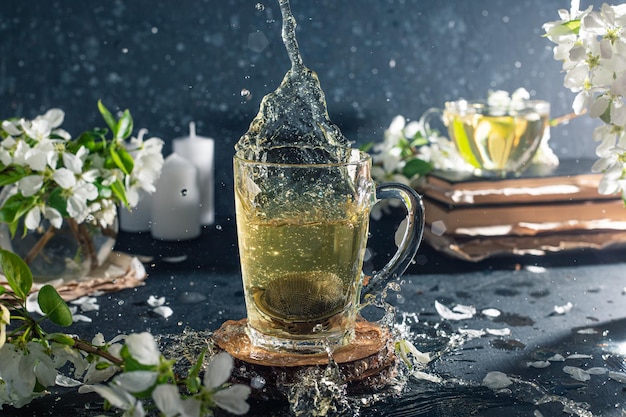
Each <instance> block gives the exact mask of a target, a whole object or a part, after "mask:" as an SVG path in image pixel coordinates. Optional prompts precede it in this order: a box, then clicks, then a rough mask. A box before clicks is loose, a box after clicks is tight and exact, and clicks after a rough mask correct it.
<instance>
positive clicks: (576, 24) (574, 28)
mask: <svg viewBox="0 0 626 417" xmlns="http://www.w3.org/2000/svg"><path fill="white" fill-rule="evenodd" d="M562 26H565V27H566V28H568V29H569V30H570V31H571V32H572V33H574V34H575V35H578V32H580V19H577V20H570V21H569V22H565V23H563V25H562Z"/></svg>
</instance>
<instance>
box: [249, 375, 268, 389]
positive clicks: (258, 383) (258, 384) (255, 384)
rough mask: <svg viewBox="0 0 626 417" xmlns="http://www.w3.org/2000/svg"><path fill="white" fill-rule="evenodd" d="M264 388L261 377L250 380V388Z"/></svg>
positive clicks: (263, 381) (263, 379)
mask: <svg viewBox="0 0 626 417" xmlns="http://www.w3.org/2000/svg"><path fill="white" fill-rule="evenodd" d="M264 386H265V378H263V377H262V376H255V377H254V378H252V379H251V380H250V388H252V389H262V388H263V387H264Z"/></svg>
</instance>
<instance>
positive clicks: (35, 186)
mask: <svg viewBox="0 0 626 417" xmlns="http://www.w3.org/2000/svg"><path fill="white" fill-rule="evenodd" d="M43 180H44V178H43V176H41V175H29V176H27V177H24V178H22V179H21V180H19V181H18V182H17V189H18V190H19V191H20V192H21V193H22V195H23V196H24V197H30V196H33V195H35V194H37V192H39V190H41V187H42V186H43Z"/></svg>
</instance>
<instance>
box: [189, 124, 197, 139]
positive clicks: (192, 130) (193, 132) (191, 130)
mask: <svg viewBox="0 0 626 417" xmlns="http://www.w3.org/2000/svg"><path fill="white" fill-rule="evenodd" d="M189 137H192V138H195V137H196V122H189Z"/></svg>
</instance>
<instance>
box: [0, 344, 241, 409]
mask: <svg viewBox="0 0 626 417" xmlns="http://www.w3.org/2000/svg"><path fill="white" fill-rule="evenodd" d="M0 346H1V345H0ZM91 346H93V347H94V348H98V349H102V350H103V351H105V352H106V353H107V354H108V355H110V356H111V357H115V358H124V357H126V358H132V361H131V362H132V363H134V364H136V365H135V368H136V369H133V370H130V371H129V370H127V369H123V368H122V367H126V366H124V365H121V366H122V367H120V366H118V365H117V364H114V363H112V362H111V361H109V360H107V359H105V358H102V357H100V356H96V355H92V354H87V353H81V352H80V351H79V350H77V349H74V348H72V347H70V346H68V345H67V344H65V343H57V342H52V343H49V344H47V343H42V342H38V341H29V342H27V343H26V344H25V345H24V346H18V345H17V344H13V343H6V344H4V346H2V347H0V410H1V409H2V405H3V404H9V405H12V406H14V407H18V408H19V407H22V406H24V405H26V404H28V403H29V402H30V401H31V400H32V399H34V398H36V397H38V396H41V395H43V394H44V393H43V392H41V390H39V389H37V388H36V387H37V385H39V386H43V387H50V386H54V385H55V384H56V385H59V386H65V387H79V388H78V392H80V393H87V392H96V393H97V394H98V395H100V396H101V397H102V398H104V399H105V400H106V401H107V402H108V403H109V404H110V405H112V406H113V407H115V408H118V409H120V410H123V411H124V413H123V417H131V416H132V417H144V416H145V415H146V412H145V410H144V402H145V399H143V400H142V399H140V398H145V397H146V396H145V395H138V394H141V393H146V392H151V395H150V398H151V399H152V401H153V402H154V405H155V406H156V408H157V409H158V410H159V411H160V412H161V414H160V415H162V416H165V417H176V416H179V417H200V416H202V415H206V414H207V413H209V411H210V409H211V408H212V407H214V406H217V407H220V408H222V409H224V410H226V411H228V412H230V413H232V414H237V415H242V414H245V413H247V412H248V410H249V404H248V403H247V402H246V400H247V398H248V396H249V395H250V387H247V386H245V385H241V384H227V381H228V379H229V377H230V374H231V371H232V368H233V359H232V357H230V355H228V354H227V353H224V352H222V353H219V354H217V355H216V356H215V357H214V358H213V360H212V361H211V362H210V363H209V365H208V366H207V369H206V371H205V373H204V377H203V379H202V385H201V386H198V387H197V388H196V390H195V391H196V392H195V393H194V394H193V395H186V396H181V393H180V390H179V387H177V386H176V385H175V381H174V379H173V378H172V377H173V371H172V361H168V360H166V359H165V358H163V356H162V355H161V352H160V351H159V349H158V346H157V344H156V341H155V339H154V337H153V336H152V335H151V334H150V333H147V332H144V333H134V334H130V335H128V336H126V335H120V336H116V337H115V338H114V339H113V340H111V341H110V342H109V343H106V342H105V340H104V337H103V336H102V334H100V333H98V334H97V335H96V336H95V337H94V339H93V340H92V342H91ZM120 362H122V360H121V359H120ZM66 363H71V364H72V367H73V374H72V376H67V375H63V374H62V373H61V372H60V371H59V369H61V368H63V366H64V365H65V364H66ZM75 378H80V379H82V382H81V381H80V380H78V379H75ZM107 380H110V381H109V382H108V383H107V384H104V383H103V382H104V381H107ZM168 381H169V382H168Z"/></svg>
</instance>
